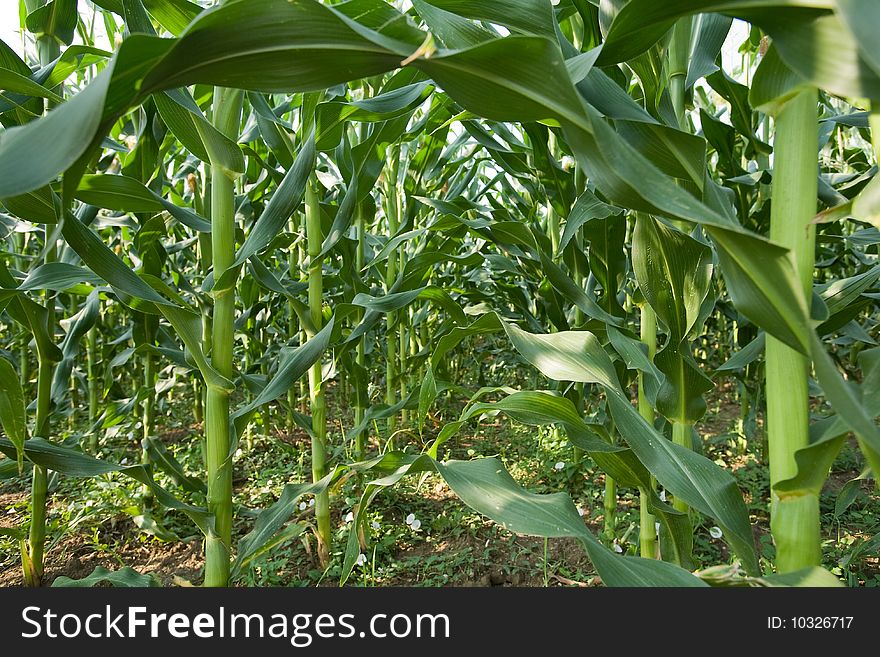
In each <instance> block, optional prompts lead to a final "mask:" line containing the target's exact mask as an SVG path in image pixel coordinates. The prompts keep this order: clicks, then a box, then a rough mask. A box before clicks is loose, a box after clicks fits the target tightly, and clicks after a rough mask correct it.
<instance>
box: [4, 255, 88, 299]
mask: <svg viewBox="0 0 880 657" xmlns="http://www.w3.org/2000/svg"><path fill="white" fill-rule="evenodd" d="M103 282H104V281H103V280H102V279H101V277H100V276H96V275H95V274H93V273H92V272H90V271H89V270H88V269H85V268H84V267H79V266H77V265H71V264H68V263H66V262H47V263H45V264H42V265H39V266H37V267H34V268H33V269H31V270H30V271H29V272H28V275H27V278H25V279H24V280H23V281H22V283H21V285H19V286H18V289H19V290H21V291H23V292H24V291H28V290H55V291H56V292H63V291H64V290H67V289H68V288H71V287H74V286H76V285H79V284H80V283H89V284H91V285H101V284H103Z"/></svg>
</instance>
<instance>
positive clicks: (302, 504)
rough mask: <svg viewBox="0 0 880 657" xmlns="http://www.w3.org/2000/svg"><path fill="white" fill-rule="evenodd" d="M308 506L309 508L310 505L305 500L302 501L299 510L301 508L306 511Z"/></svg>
mask: <svg viewBox="0 0 880 657" xmlns="http://www.w3.org/2000/svg"><path fill="white" fill-rule="evenodd" d="M308 508H309V505H308V504H306V503H305V502H300V503H299V510H300V511H305V510H306V509H308Z"/></svg>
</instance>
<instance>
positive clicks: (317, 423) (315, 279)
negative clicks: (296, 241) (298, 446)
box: [306, 179, 331, 567]
mask: <svg viewBox="0 0 880 657" xmlns="http://www.w3.org/2000/svg"><path fill="white" fill-rule="evenodd" d="M316 185H317V182H316V181H315V180H314V179H313V180H312V181H310V183H309V185H308V187H307V188H306V237H307V239H308V249H309V315H310V319H311V320H312V325H313V329H314V330H315V331H319V330H320V329H321V326H322V325H323V323H324V322H323V320H324V318H323V316H322V314H321V308H322V306H323V304H324V280H323V273H322V264H323V258H320V257H319V255H320V253H321V244H322V243H323V241H324V232H323V230H322V228H321V206H320V204H319V199H318V192H317V189H316ZM309 337H312V336H309ZM309 400H310V402H311V406H312V432H313V434H314V435H313V436H312V481H320V480H321V479H323V478H324V476H325V475H326V474H327V452H326V440H327V419H326V418H327V405H326V401H325V399H324V386H323V382H322V375H321V360H320V359H318V361H317V362H315V364H314V365H312V367H311V368H310V369H309ZM315 523H316V525H317V539H318V558H319V559H320V561H321V565H322V566H323V567H326V566H327V564H329V563H330V537H331V531H330V495H329V493H328V492H327V491H326V490H325V491H323V492H321V493H318V494H317V495H316V496H315Z"/></svg>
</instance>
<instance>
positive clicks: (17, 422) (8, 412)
mask: <svg viewBox="0 0 880 657" xmlns="http://www.w3.org/2000/svg"><path fill="white" fill-rule="evenodd" d="M0 424H2V425H3V431H4V432H5V433H6V436H7V437H8V438H9V440H10V441H11V442H12V444H13V445H14V446H15V452H16V454H15V458H16V461H17V462H18V471H19V473H21V470H22V467H23V466H24V443H25V441H26V440H27V438H28V435H27V414H26V413H25V405H24V393H23V392H22V390H21V382H20V380H19V376H18V372H16V371H15V368H14V367H12V365H11V364H10V362H9V361H8V360H6V359H5V358H0Z"/></svg>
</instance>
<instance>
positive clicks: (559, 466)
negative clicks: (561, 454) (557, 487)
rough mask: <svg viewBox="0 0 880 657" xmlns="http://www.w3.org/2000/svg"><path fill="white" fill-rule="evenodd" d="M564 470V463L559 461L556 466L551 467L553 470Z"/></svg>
mask: <svg viewBox="0 0 880 657" xmlns="http://www.w3.org/2000/svg"><path fill="white" fill-rule="evenodd" d="M564 468H565V461H559V462H558V463H557V464H556V465H554V466H553V469H554V470H563V469H564Z"/></svg>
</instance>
